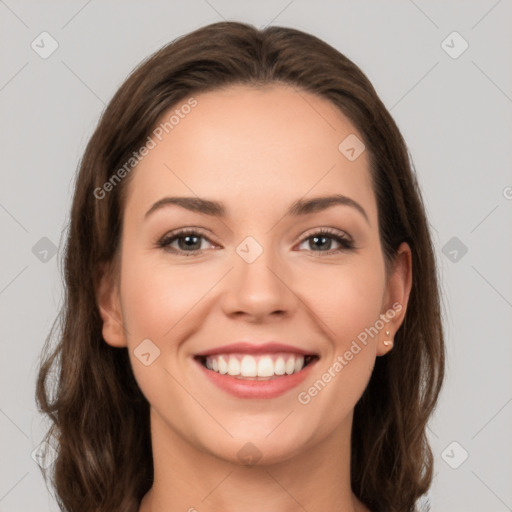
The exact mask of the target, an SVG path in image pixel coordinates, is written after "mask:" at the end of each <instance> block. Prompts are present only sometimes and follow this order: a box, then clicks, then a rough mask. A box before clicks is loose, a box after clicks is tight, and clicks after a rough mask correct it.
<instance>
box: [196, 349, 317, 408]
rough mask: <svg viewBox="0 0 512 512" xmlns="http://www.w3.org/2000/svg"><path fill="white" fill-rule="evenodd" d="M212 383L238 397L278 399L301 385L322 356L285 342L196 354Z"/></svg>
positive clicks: (212, 350)
mask: <svg viewBox="0 0 512 512" xmlns="http://www.w3.org/2000/svg"><path fill="white" fill-rule="evenodd" d="M194 360H195V362H196V364H197V366H198V367H199V368H200V370H201V372H202V373H203V375H205V376H206V378H207V379H208V382H210V383H213V384H214V385H215V386H216V387H217V388H219V389H220V390H222V391H224V392H226V393H229V394H230V395H233V396H236V397H237V398H263V399H269V398H275V397H277V396H280V395H282V394H284V393H286V392H287V391H290V390H291V389H293V388H295V387H297V386H299V385H300V384H301V383H302V382H303V381H304V379H305V378H306V377H307V376H308V374H309V373H310V372H311V371H312V368H313V367H314V366H315V364H316V362H317V361H318V360H319V356H318V355H317V354H314V353H308V352H307V351H306V350H304V349H302V348H299V347H292V346H290V345H285V344H282V343H275V342H269V343H263V344H252V343H246V342H241V343H233V344H230V345H224V346H223V347H216V348H214V349H210V350H207V351H206V352H202V353H201V354H196V355H195V356H194Z"/></svg>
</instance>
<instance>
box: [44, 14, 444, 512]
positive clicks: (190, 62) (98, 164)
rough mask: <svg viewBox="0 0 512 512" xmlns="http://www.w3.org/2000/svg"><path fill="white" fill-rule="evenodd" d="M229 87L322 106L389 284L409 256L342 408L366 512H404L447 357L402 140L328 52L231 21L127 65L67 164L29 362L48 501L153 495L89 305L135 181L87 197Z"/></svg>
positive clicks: (417, 481) (427, 474)
mask: <svg viewBox="0 0 512 512" xmlns="http://www.w3.org/2000/svg"><path fill="white" fill-rule="evenodd" d="M237 84H242V85H247V86H252V87H263V86H267V85H270V86H271V85H274V84H275V85H279V84H284V85H288V86H292V87H293V88H294V89H295V90H296V91H297V92H300V91H305V92H309V93H312V94H315V95H317V96H318V97H320V98H323V99H326V100H329V101H330V102H331V103H332V104H333V105H335V106H336V107H337V108H338V109H339V110H340V111H341V112H342V113H343V114H344V115H345V116H346V117H347V118H348V119H349V120H350V121H351V122H352V123H353V125H354V126H355V128H356V129H357V130H358V131H359V133H360V135H361V136H362V137H363V142H364V144H365V146H366V149H367V151H368V153H367V154H368V155H369V162H370V174H371V178H372V185H373V190H374V193H375V197H376V200H377V207H378V217H379V237H380V241H381V245H382V248H383V256H384V260H385V264H386V272H387V275H389V271H390V269H391V268H392V263H393V261H394V257H395V256H396V254H397V249H398V247H399V245H400V243H401V242H407V243H408V244H409V246H410V248H411V251H412V267H413V276H412V288H411V292H410V296H409V302H408V304H407V309H406V314H405V317H404V320H403V323H402V325H401V327H400V329H399V330H398V332H397V333H396V336H395V345H394V349H393V350H392V351H391V352H389V353H388V354H387V355H386V356H385V357H378V358H377V360H376V363H375V367H374V371H373V373H372V375H371V378H370V381H369V383H368V386H367V387H366V389H365V391H364V393H363V395H362V397H361V399H360V400H359V401H358V403H357V404H356V406H355V409H354V417H353V427H352V439H351V444H352V453H351V485H352V490H353V492H354V493H355V494H356V496H357V497H358V498H359V499H360V500H361V501H362V502H363V503H365V504H366V506H368V507H369V508H370V509H371V510H372V512H379V511H386V512H388V511H397V512H406V511H407V512H410V511H416V510H418V509H417V506H418V505H417V502H418V499H419V498H420V497H421V496H422V495H424V494H425V493H426V492H427V491H428V489H429V487H430V485H431V481H432V477H433V455H432V451H431V449H430V446H429V443H428V439H427V436H426V428H427V422H428V420H429V417H430V416H431V414H432V413H433V411H434V408H435V406H436V404H437V400H438V395H439V393H440V390H441V386H442V382H443V378H444V365H445V347H444V339H443V327H442V319H441V308H440V293H439V288H438V277H437V268H436V262H435V257H434V252H433V244H432V240H431V235H430V232H429V227H428V223H427V218H426V213H425V208H424V204H423V200H422V197H421V193H420V189H419V186H418V183H417V180H416V177H415V173H413V171H412V168H413V164H412V162H410V159H409V154H408V150H407V147H406V144H405V142H404V139H403V137H402V135H401V133H400V131H399V129H398V127H397V125H396V124H395V122H394V120H393V119H392V117H391V115H390V114H389V112H388V111H387V109H386V107H385V106H384V104H383V103H382V101H381V100H380V99H379V97H378V96H377V93H376V91H375V89H374V88H373V86H372V84H371V82H370V81H369V79H368V78H367V77H366V75H365V74H364V73H363V72H362V71H361V70H360V69H359V68H358V67H357V66H356V65H355V64H354V63H353V62H352V61H350V60H349V59H348V58H347V57H345V56H344V55H343V54H341V53H340V52H339V51H337V50H336V49H334V48H333V47H331V46H330V45H328V44H327V43H325V42H324V41H322V40H320V39H318V38H317V37H315V36H313V35H310V34H307V33H304V32H301V31H299V30H295V29H291V28H283V27H277V26H271V27H268V28H266V29H263V30H259V29H257V28H256V27H254V26H252V25H249V24H245V23H239V22H221V23H214V24H211V25H208V26H205V27H202V28H199V29H197V30H195V31H193V32H191V33H189V34H187V35H185V36H182V37H179V38H177V39H175V40H174V41H172V42H171V43H169V44H167V45H166V46H164V47H163V48H161V49H160V50H158V51H157V52H156V53H154V54H153V55H151V56H150V57H148V58H147V59H146V60H144V61H143V62H142V63H141V64H139V66H138V67H136V68H135V69H134V70H133V71H132V73H131V74H130V75H129V77H128V78H127V79H126V81H125V82H124V83H123V84H122V85H121V87H120V88H119V90H118V91H117V92H116V94H115V95H114V97H113V98H112V100H111V101H110V103H109V104H108V106H107V107H106V109H105V110H104V112H103V113H102V115H101V118H100V120H99V123H98V126H97V127H96V129H95V131H94V133H93V135H92V137H91V139H90V140H89V142H88V145H87V147H86V150H85V153H84V154H83V157H82V159H81V162H80V165H79V170H78V174H77V177H76V181H75V189H74V197H73V203H72V208H71V215H70V219H69V225H68V228H67V229H68V232H67V240H66V247H65V255H64V267H65V268H64V276H65V285H64V286H65V295H64V303H63V306H62V308H61V309H60V313H59V316H58V317H57V318H56V320H55V322H54V324H53V325H52V328H51V331H50V333H49V335H48V337H47V339H46V342H45V346H44V347H43V351H42V353H41V362H40V367H39V369H38V371H39V373H38V377H37V389H36V401H37V405H38V408H39V411H40V412H42V413H44V414H46V415H47V416H48V417H49V419H50V420H51V426H50V428H49V430H48V432H47V433H46V436H45V440H46V441H47V442H48V443H49V445H50V446H53V447H54V449H55V451H56V459H55V461H54V464H53V465H52V466H50V468H49V470H48V472H51V484H52V486H53V487H54V488H55V490H56V492H57V496H56V498H57V501H58V504H59V506H60V508H61V510H65V511H68V512H103V511H105V512H106V511H113V510H116V511H118V510H119V511H121V510H122V511H128V512H136V511H137V510H138V507H139V505H140V502H141V499H142V498H143V496H144V495H145V493H146V492H147V491H148V490H149V489H150V488H151V486H152V483H153V459H152V452H151V435H150V422H149V404H148V402H147V400H146V398H145V397H144V395H143V394H142V392H141V390H140V388H139V387H138V385H137V382H136V380H135V377H134V375H133V372H132V368H131V365H130V360H129V354H128V351H127V348H114V347H112V346H110V345H108V344H107V343H106V342H105V341H104V339H103V337H102V319H101V316H100V314H99V308H98V304H97V284H98V280H99V277H100V275H101V269H102V268H103V266H104V265H105V266H106V267H105V268H111V267H112V268H114V266H115V262H116V260H117V259H118V257H119V252H120V243H119V242H120V234H121V229H122V220H123V208H124V204H125V200H126V197H125V196H126V187H127V184H128V183H129V182H130V177H131V176H132V175H133V173H128V175H127V176H126V178H125V179H122V180H120V181H119V183H117V184H115V186H113V187H111V188H112V190H111V191H109V193H108V194H104V197H103V198H101V199H98V198H97V197H96V195H97V193H95V191H97V190H98V188H101V187H103V186H104V184H105V183H106V182H108V181H109V180H111V179H112V177H113V176H114V174H115V172H116V170H119V168H121V167H122V166H123V164H125V162H127V161H129V160H130V158H131V157H132V155H133V152H134V151H136V150H137V149H138V148H140V147H141V146H142V145H143V144H144V143H145V141H146V139H147V137H148V136H149V135H150V133H151V132H152V130H154V128H155V126H156V125H157V123H158V121H159V120H160V119H161V116H162V115H163V114H164V113H166V112H167V111H168V110H169V109H170V108H171V107H173V106H175V105H177V104H178V103H179V102H181V101H183V100H184V99H186V98H190V96H191V95H192V94H199V93H201V92H207V91H208V92H209V91H215V90H219V89H221V88H224V87H229V86H231V85H237ZM111 183H112V181H111ZM57 320H58V321H59V325H58V326H59V336H58V343H57V344H55V346H53V347H52V346H51V338H52V335H53V333H54V331H55V328H56V322H57ZM53 373H55V376H56V379H50V378H49V377H50V376H52V374H53ZM50 383H53V386H51V385H49V384H50ZM54 441H55V442H54ZM43 473H44V477H45V481H46V482H47V485H48V479H49V478H50V476H48V475H46V473H45V472H44V471H43Z"/></svg>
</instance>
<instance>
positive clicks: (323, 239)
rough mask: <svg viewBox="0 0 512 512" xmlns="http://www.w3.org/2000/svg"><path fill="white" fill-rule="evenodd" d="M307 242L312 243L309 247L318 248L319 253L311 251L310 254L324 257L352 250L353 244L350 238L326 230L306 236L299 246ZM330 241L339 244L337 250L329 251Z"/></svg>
mask: <svg viewBox="0 0 512 512" xmlns="http://www.w3.org/2000/svg"><path fill="white" fill-rule="evenodd" d="M308 240H309V241H312V244H313V245H312V244H311V242H310V247H316V248H320V250H319V251H316V250H313V251H312V252H320V253H324V254H326V255H328V254H334V253H339V252H342V251H347V250H350V249H354V243H353V242H352V240H351V239H350V238H348V237H347V236H344V235H340V234H339V233H338V232H337V231H333V230H331V229H327V228H325V229H321V230H319V231H316V232H315V233H313V234H311V235H309V236H307V237H306V238H304V239H303V240H302V242H301V244H300V245H302V244H304V243H305V242H308ZM332 240H334V241H335V242H336V243H337V244H339V246H340V247H338V248H337V249H331V246H332Z"/></svg>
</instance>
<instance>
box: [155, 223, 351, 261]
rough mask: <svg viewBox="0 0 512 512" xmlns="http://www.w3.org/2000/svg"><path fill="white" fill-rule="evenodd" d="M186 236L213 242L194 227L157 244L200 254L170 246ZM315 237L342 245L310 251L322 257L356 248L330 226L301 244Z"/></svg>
mask: <svg viewBox="0 0 512 512" xmlns="http://www.w3.org/2000/svg"><path fill="white" fill-rule="evenodd" d="M186 236H195V237H198V238H203V239H205V240H208V241H209V242H210V243H212V242H211V241H210V240H209V239H208V238H207V237H206V236H204V235H203V234H201V232H199V231H196V230H193V229H182V230H180V231H176V232H174V233H169V234H167V235H165V236H164V237H163V238H161V239H160V240H159V241H158V244H157V245H158V247H159V248H161V249H163V250H164V251H168V252H172V253H174V254H179V255H183V256H185V257H189V256H198V255H199V253H201V252H202V249H194V250H193V251H183V250H181V249H174V248H171V247H170V244H171V243H172V242H174V241H175V240H178V239H180V238H184V237H186ZM315 237H317V238H318V237H326V238H332V239H333V240H335V241H336V242H338V243H339V244H340V245H341V247H340V248H339V249H331V250H329V251H310V252H312V253H316V252H319V253H320V254H321V256H320V257H323V255H326V256H328V255H331V254H336V253H340V252H343V251H350V250H352V249H355V246H354V243H353V242H352V240H350V239H349V238H346V237H344V236H341V235H339V234H338V232H336V231H333V230H331V229H329V228H323V229H320V230H319V231H315V232H314V233H312V234H311V235H308V236H306V237H304V238H303V239H302V240H301V241H300V243H299V245H301V244H302V243H303V242H305V241H307V240H309V239H310V238H315Z"/></svg>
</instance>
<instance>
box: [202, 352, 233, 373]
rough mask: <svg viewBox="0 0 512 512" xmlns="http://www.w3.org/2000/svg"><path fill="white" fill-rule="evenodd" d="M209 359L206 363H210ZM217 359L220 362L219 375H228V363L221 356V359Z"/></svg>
mask: <svg viewBox="0 0 512 512" xmlns="http://www.w3.org/2000/svg"><path fill="white" fill-rule="evenodd" d="M208 359H209V358H207V359H206V361H208ZM215 359H217V361H218V364H219V373H220V374H221V375H225V374H226V373H228V363H226V360H225V359H224V358H223V357H222V356H220V357H219V358H215Z"/></svg>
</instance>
